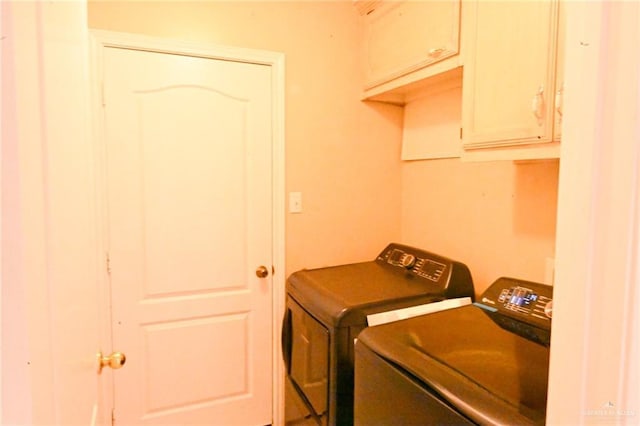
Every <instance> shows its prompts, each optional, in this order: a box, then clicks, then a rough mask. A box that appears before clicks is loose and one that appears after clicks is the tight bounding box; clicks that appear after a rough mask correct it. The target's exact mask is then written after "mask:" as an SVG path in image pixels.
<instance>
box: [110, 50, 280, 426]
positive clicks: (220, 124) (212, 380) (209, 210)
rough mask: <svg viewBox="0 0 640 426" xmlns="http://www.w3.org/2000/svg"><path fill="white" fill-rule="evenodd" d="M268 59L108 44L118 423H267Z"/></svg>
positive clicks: (269, 314) (269, 362)
mask: <svg viewBox="0 0 640 426" xmlns="http://www.w3.org/2000/svg"><path fill="white" fill-rule="evenodd" d="M270 73H271V69H270V67H268V66H262V65H256V64H248V63H240V62H231V61H223V60H214V59H208V58H202V57H191V56H180V55H175V54H163V53H157V52H149V51H140V50H132V49H120V48H106V49H105V52H104V104H105V109H104V118H105V128H104V129H105V139H106V183H107V209H108V245H109V248H108V250H109V267H110V284H111V291H112V293H111V297H112V334H113V348H114V350H118V351H122V352H124V353H125V354H126V355H127V362H126V364H125V366H124V367H123V368H122V369H121V370H118V371H115V372H114V382H115V391H114V404H115V419H116V424H167V423H174V424H189V423H191V424H193V423H200V424H224V425H228V424H267V423H270V422H271V419H272V416H271V399H272V390H271V387H272V378H271V371H272V369H271V368H272V340H271V339H272V330H271V328H272V326H271V324H272V321H271V318H272V311H271V309H272V286H271V277H270V276H269V277H267V278H258V277H257V276H256V274H255V270H256V268H257V267H258V266H259V265H267V266H268V265H271V264H272V253H271V250H272V235H273V231H272V207H273V206H272V186H271V185H272V183H271V182H272V178H271V127H270V126H271V113H270V108H271V106H270V105H271V91H270V90H271V89H270V87H271V83H270V82H271V74H270Z"/></svg>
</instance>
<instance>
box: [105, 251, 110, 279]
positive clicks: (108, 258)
mask: <svg viewBox="0 0 640 426" xmlns="http://www.w3.org/2000/svg"><path fill="white" fill-rule="evenodd" d="M105 266H106V268H107V275H111V257H109V253H107V255H106V258H105Z"/></svg>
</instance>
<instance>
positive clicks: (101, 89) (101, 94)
mask: <svg viewBox="0 0 640 426" xmlns="http://www.w3.org/2000/svg"><path fill="white" fill-rule="evenodd" d="M100 100H101V101H102V106H103V107H104V106H106V105H107V102H105V100H104V82H102V83H100Z"/></svg>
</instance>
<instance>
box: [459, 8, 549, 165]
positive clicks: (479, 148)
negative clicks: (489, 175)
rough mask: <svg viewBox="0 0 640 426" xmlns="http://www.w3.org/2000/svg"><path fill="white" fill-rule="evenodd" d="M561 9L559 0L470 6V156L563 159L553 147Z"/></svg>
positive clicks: (466, 142)
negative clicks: (559, 8)
mask: <svg viewBox="0 0 640 426" xmlns="http://www.w3.org/2000/svg"><path fill="white" fill-rule="evenodd" d="M558 6H559V5H558V2H557V0H537V1H485V0H477V1H469V2H465V15H464V19H465V29H464V34H463V37H464V43H465V45H464V47H465V64H464V75H463V86H462V87H463V107H462V124H463V133H462V140H463V146H464V149H465V153H467V154H470V155H471V156H473V154H478V153H483V151H484V154H486V152H487V151H488V150H487V148H489V149H490V150H489V151H490V152H491V153H492V154H491V157H490V158H489V159H500V158H499V156H500V155H504V156H506V157H505V158H509V159H518V158H522V159H527V158H545V157H557V156H558V155H559V147H558V144H557V143H553V139H554V119H555V117H554V116H555V115H556V111H557V110H556V107H555V103H556V98H558V101H557V102H560V99H561V96H556V91H557V88H556V85H557V84H556V54H557V38H558V21H559V19H558V14H559V12H558ZM559 88H560V87H558V89H559ZM557 137H558V136H557ZM505 147H507V148H510V149H508V150H507V149H504V148H505ZM514 148H516V149H515V150H514ZM496 153H498V158H496V157H495V154H496ZM514 153H516V154H515V155H514Z"/></svg>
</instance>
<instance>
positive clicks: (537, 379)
mask: <svg viewBox="0 0 640 426" xmlns="http://www.w3.org/2000/svg"><path fill="white" fill-rule="evenodd" d="M491 315H494V314H492V313H491V312H487V311H485V310H484V309H481V308H479V307H477V306H473V305H469V306H465V307H461V308H456V309H451V310H448V311H442V312H437V313H433V314H429V315H424V316H421V317H415V318H411V319H408V320H404V321H398V322H395V323H389V324H385V325H382V326H379V327H369V328H368V329H366V330H364V331H363V332H362V333H361V334H360V335H359V337H358V339H359V344H364V345H366V346H368V347H369V348H370V349H371V350H373V351H374V352H375V353H377V354H378V355H379V356H381V357H382V358H383V359H385V360H387V361H388V362H390V363H392V364H394V365H396V366H398V367H399V368H400V369H401V370H404V371H405V372H406V373H408V374H409V375H410V376H411V377H413V378H414V379H416V380H418V381H419V382H420V383H422V384H423V385H424V386H425V387H427V388H428V389H430V390H432V391H433V392H434V393H436V394H437V395H438V396H439V397H440V398H441V399H443V400H445V401H447V403H448V404H450V405H451V406H453V407H455V408H456V409H457V410H458V411H460V412H461V413H463V414H464V415H466V416H467V417H468V418H470V419H471V420H472V421H474V422H478V423H480V424H520V425H525V424H544V422H545V416H546V401H547V382H548V373H549V371H548V369H549V348H548V347H546V346H544V345H542V344H540V343H536V342H533V341H531V340H529V339H526V338H524V337H522V336H520V335H518V334H515V333H513V332H512V331H509V330H507V329H505V328H504V327H502V326H500V325H499V323H498V322H496V321H494V320H493V319H492V318H491Z"/></svg>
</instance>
